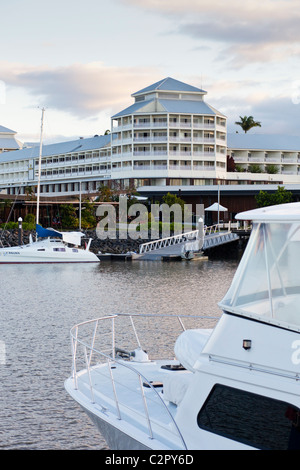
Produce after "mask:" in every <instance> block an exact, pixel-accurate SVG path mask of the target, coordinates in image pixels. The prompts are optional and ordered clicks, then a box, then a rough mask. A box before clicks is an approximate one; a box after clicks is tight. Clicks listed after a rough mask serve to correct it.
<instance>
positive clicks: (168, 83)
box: [131, 77, 206, 96]
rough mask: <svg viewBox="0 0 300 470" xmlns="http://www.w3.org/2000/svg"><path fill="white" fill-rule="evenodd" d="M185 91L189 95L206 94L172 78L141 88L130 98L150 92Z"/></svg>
mask: <svg viewBox="0 0 300 470" xmlns="http://www.w3.org/2000/svg"><path fill="white" fill-rule="evenodd" d="M158 90H161V91H185V92H191V93H206V91H204V90H201V89H200V88H196V87H194V86H192V85H188V84H187V83H183V82H180V81H179V80H175V79H174V78H170V77H167V78H164V79H163V80H159V82H156V83H153V84H152V85H149V86H147V87H146V88H143V89H142V90H139V91H137V92H135V93H133V94H132V95H131V96H136V95H139V94H142V93H149V92H150V91H158Z"/></svg>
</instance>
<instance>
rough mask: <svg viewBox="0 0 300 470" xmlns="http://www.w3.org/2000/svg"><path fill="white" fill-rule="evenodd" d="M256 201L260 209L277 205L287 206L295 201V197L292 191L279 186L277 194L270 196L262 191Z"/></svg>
mask: <svg viewBox="0 0 300 470" xmlns="http://www.w3.org/2000/svg"><path fill="white" fill-rule="evenodd" d="M255 200H256V203H257V206H258V207H266V206H273V205H277V204H286V203H289V202H292V201H293V195H292V193H291V192H290V191H287V190H286V189H284V187H283V186H278V189H277V191H276V192H275V193H273V194H269V193H267V192H266V191H260V192H259V194H258V195H257V196H255Z"/></svg>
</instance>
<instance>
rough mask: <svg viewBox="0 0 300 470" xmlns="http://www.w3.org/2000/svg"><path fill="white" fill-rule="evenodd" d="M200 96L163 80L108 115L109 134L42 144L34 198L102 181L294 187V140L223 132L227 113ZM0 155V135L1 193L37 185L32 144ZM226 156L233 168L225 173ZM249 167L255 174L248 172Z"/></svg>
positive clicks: (299, 166) (87, 188) (298, 172)
mask: <svg viewBox="0 0 300 470" xmlns="http://www.w3.org/2000/svg"><path fill="white" fill-rule="evenodd" d="M205 95H206V92H205V91H203V90H201V89H199V88H195V87H193V86H190V85H188V84H185V83H182V82H179V81H177V80H174V79H172V78H166V79H163V80H161V81H159V82H157V83H154V84H153V85H150V86H149V87H147V88H144V89H142V90H140V91H138V92H136V93H134V94H133V95H132V97H133V98H134V103H133V104H132V105H131V106H129V107H128V108H126V109H124V110H123V111H120V112H119V113H117V114H115V115H114V116H112V118H111V132H110V134H109V135H104V136H94V137H91V138H84V139H83V138H79V139H78V140H75V141H70V142H62V143H58V144H51V145H44V146H43V153H42V164H41V194H42V195H44V196H51V195H54V194H55V195H56V196H59V195H61V196H63V195H72V194H78V192H79V190H80V186H81V191H82V192H89V193H93V192H95V191H97V189H98V188H99V186H100V185H101V184H108V182H110V184H112V185H118V186H120V187H122V188H124V189H125V188H126V187H129V186H134V187H135V188H140V187H144V189H145V188H146V187H157V186H160V187H166V189H167V188H168V187H169V186H170V187H174V186H176V187H180V186H193V187H196V186H209V185H215V184H218V183H221V184H225V185H236V184H243V185H245V184H246V185H247V184H297V183H300V138H298V137H297V138H296V137H294V138H290V137H286V136H285V137H280V136H275V135H269V136H266V135H262V134H251V132H250V133H249V134H243V133H237V134H232V135H230V134H229V135H228V134H227V124H226V116H224V115H223V114H222V113H220V112H219V111H217V110H216V109H215V108H213V107H212V106H210V105H209V104H207V103H206V102H205V100H204V97H205ZM240 132H242V131H240ZM5 150H6V151H4V152H2V153H1V135H0V190H1V191H2V192H6V193H7V194H25V193H26V187H28V186H31V187H33V186H36V185H37V175H38V164H39V163H38V160H39V147H38V146H37V147H31V148H23V149H20V150H13V149H9V148H7V149H5ZM7 150H13V151H9V152H8V151H7ZM227 156H232V157H233V159H234V161H235V163H236V165H237V166H238V168H239V171H235V172H230V171H228V169H229V168H227ZM253 165H256V169H257V165H258V166H259V168H260V172H259V173H251V172H249V170H251V168H253ZM274 167H275V168H276V172H275V173H274ZM271 168H272V172H271Z"/></svg>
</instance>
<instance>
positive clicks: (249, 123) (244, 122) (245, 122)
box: [235, 116, 261, 134]
mask: <svg viewBox="0 0 300 470" xmlns="http://www.w3.org/2000/svg"><path fill="white" fill-rule="evenodd" d="M235 124H237V125H238V126H241V128H242V129H243V131H244V132H245V134H246V132H248V131H249V130H250V129H252V127H261V123H260V122H259V121H254V119H253V116H244V117H242V116H240V121H236V122H235Z"/></svg>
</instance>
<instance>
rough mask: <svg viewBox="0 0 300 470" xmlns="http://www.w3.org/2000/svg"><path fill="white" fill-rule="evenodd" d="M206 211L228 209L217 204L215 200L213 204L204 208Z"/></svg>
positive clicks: (223, 210) (224, 210)
mask: <svg viewBox="0 0 300 470" xmlns="http://www.w3.org/2000/svg"><path fill="white" fill-rule="evenodd" d="M205 210H206V211H215V212H217V211H218V212H226V211H228V209H227V208H226V207H224V206H221V204H219V203H218V202H215V203H214V204H212V205H211V206H209V207H207V208H206V209H205Z"/></svg>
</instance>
